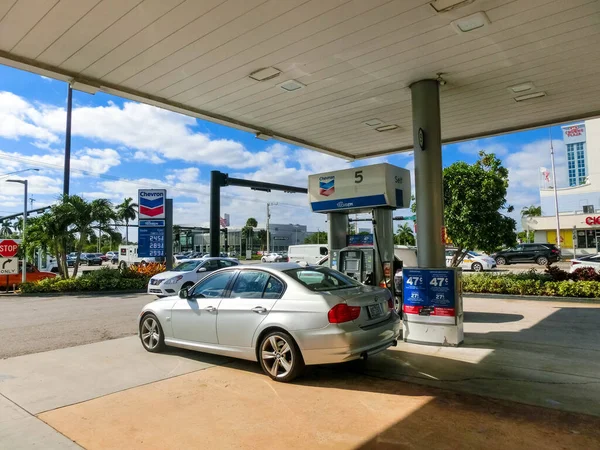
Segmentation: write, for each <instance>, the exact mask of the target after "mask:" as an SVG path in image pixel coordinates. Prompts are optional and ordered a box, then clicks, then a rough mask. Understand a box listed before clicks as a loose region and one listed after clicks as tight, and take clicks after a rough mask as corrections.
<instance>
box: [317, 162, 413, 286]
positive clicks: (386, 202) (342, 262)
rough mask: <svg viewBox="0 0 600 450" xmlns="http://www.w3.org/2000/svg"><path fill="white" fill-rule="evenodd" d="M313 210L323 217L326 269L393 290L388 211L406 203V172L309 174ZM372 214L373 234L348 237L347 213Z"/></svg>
mask: <svg viewBox="0 0 600 450" xmlns="http://www.w3.org/2000/svg"><path fill="white" fill-rule="evenodd" d="M308 192H309V200H310V204H311V208H312V210H313V212H317V213H323V214H327V216H328V223H329V234H328V244H329V253H330V258H329V264H330V267H331V268H333V269H336V270H339V271H341V272H344V273H345V274H347V275H348V276H350V277H352V278H354V279H356V280H357V281H359V282H361V283H364V284H369V285H373V286H382V287H387V288H388V289H390V291H392V293H393V292H394V273H395V269H396V267H397V266H394V231H393V218H392V213H393V211H394V210H395V209H397V208H407V207H408V206H409V204H410V196H411V190H410V172H409V171H408V170H406V169H403V168H400V167H396V166H392V165H390V164H385V163H384V164H375V165H372V166H364V167H360V168H356V169H346V170H338V171H335V172H327V173H321V174H316V175H311V176H309V179H308ZM361 213H370V214H371V215H372V224H373V234H372V235H369V236H355V235H349V234H348V215H349V214H361Z"/></svg>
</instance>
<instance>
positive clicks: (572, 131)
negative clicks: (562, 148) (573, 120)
mask: <svg viewBox="0 0 600 450" xmlns="http://www.w3.org/2000/svg"><path fill="white" fill-rule="evenodd" d="M583 129H584V128H583V127H582V126H579V125H575V126H572V127H568V128H564V131H565V135H567V136H568V137H576V136H581V135H582V134H583Z"/></svg>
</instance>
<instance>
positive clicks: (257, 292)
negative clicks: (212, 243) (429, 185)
mask: <svg viewBox="0 0 600 450" xmlns="http://www.w3.org/2000/svg"><path fill="white" fill-rule="evenodd" d="M400 323H401V322H400V317H399V316H398V314H397V313H396V312H395V311H394V301H393V299H392V297H391V295H390V292H389V291H388V290H387V289H382V288H379V287H374V286H364V285H362V284H360V283H358V282H356V281H355V280H353V279H352V278H350V277H347V276H346V275H344V274H342V273H340V272H338V271H335V270H331V269H329V268H328V267H318V266H308V265H300V264H296V263H279V264H269V265H259V266H256V265H254V266H250V265H249V266H242V265H240V266H233V267H229V268H226V269H222V270H218V271H216V272H215V273H213V274H211V275H209V276H207V277H206V278H204V279H203V280H201V281H200V282H198V283H197V284H196V285H195V286H193V287H192V288H189V289H182V290H181V291H180V292H179V295H178V296H174V297H168V298H166V299H162V300H159V301H154V302H151V303H148V304H147V305H146V306H144V307H143V309H142V312H141V314H140V318H139V323H138V330H139V336H140V340H141V342H142V345H143V347H144V348H145V349H146V350H147V351H149V352H160V351H162V350H163V349H164V348H165V346H167V345H168V346H174V347H183V348H187V349H191V350H197V351H202V352H207V353H214V354H218V355H225V356H230V357H236V358H242V359H247V360H251V361H258V362H259V363H260V365H261V367H262V369H263V371H264V372H265V373H266V374H267V375H268V376H269V377H271V378H272V379H274V380H276V381H282V382H287V381H291V380H293V379H294V378H295V377H297V376H298V375H300V374H301V373H302V370H303V368H304V366H305V365H312V364H329V363H341V362H345V361H351V360H355V359H359V358H361V357H362V358H366V357H367V356H370V355H373V354H376V353H379V352H381V351H383V350H385V349H387V348H388V347H390V346H393V345H396V342H397V341H396V340H397V339H398V335H399V333H400Z"/></svg>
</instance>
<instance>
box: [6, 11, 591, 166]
mask: <svg viewBox="0 0 600 450" xmlns="http://www.w3.org/2000/svg"><path fill="white" fill-rule="evenodd" d="M453 3H460V0H438V1H437V2H436V6H437V7H438V9H439V8H441V7H444V6H445V4H446V5H451V4H453ZM465 3H467V4H466V5H464V6H462V7H458V8H455V9H452V10H450V11H446V12H436V10H435V9H434V8H433V7H432V5H430V0H368V1H367V0H60V1H59V0H0V62H1V63H3V64H7V65H10V66H14V67H18V68H22V69H26V70H30V71H33V72H37V73H41V74H44V75H47V76H53V77H55V78H59V79H63V80H69V81H72V80H75V81H76V82H78V83H83V84H78V85H75V87H79V88H82V89H92V88H93V87H94V86H95V87H97V88H100V89H101V90H102V91H105V92H108V93H112V94H116V95H120V96H122V97H126V98H130V99H135V100H138V101H141V102H145V103H149V104H153V105H157V106H161V107H164V108H167V109H170V110H173V111H178V112H182V113H185V114H189V115H192V116H195V117H200V118H204V119H208V120H211V121H215V122H219V123H225V124H230V125H232V126H234V127H237V128H241V129H244V130H249V131H254V132H259V131H260V132H263V133H265V134H267V135H273V136H274V137H275V138H276V139H280V140H283V141H286V142H291V143H295V144H298V145H301V146H304V147H308V148H313V149H316V150H320V151H324V152H327V153H333V154H337V155H341V156H344V157H346V158H349V159H353V158H363V157H368V156H375V155H383V154H388V153H393V152H397V151H401V150H408V149H411V148H412V125H411V104H410V90H409V88H408V86H409V85H410V83H411V82H414V81H417V80H419V79H423V78H436V77H437V74H438V73H440V72H441V73H443V74H444V75H442V77H443V79H445V80H446V81H447V84H446V85H444V86H442V87H441V105H442V135H443V140H444V142H452V141H458V140H464V139H469V138H474V137H478V136H485V135H491V134H497V133H503V132H508V131H513V130H517V129H523V128H529V127H536V126H542V125H547V124H553V123H560V122H565V121H571V120H578V119H582V118H587V117H591V116H598V115H600V95H599V94H600V85H599V84H598V82H597V78H598V77H597V74H598V72H599V69H600V2H598V1H596V0H516V1H515V0H475V1H472V2H469V1H467V2H465ZM477 12H483V13H484V15H479V16H474V17H471V18H468V19H464V20H459V22H458V24H457V23H455V24H451V22H453V21H455V20H457V19H462V18H464V17H467V16H470V15H472V14H474V13H477ZM487 21H489V23H486V22H487ZM480 25H483V26H481V27H480V28H477V29H474V30H472V31H468V32H460V31H457V28H463V29H465V28H469V27H477V26H480ZM264 68H275V69H277V70H276V71H273V72H274V73H277V71H280V72H281V73H280V74H279V75H278V76H276V77H275V78H272V79H269V80H266V81H256V80H254V79H252V78H250V77H249V75H250V74H252V73H254V72H256V71H258V70H260V69H264ZM288 80H296V81H297V82H298V83H296V84H295V87H300V89H297V90H295V91H292V92H288V91H285V90H284V89H282V88H281V87H280V85H281V84H282V83H284V82H286V81H288ZM527 83H531V85H530V84H527ZM510 86H519V87H518V88H516V89H515V90H517V91H518V90H521V92H514V91H512V90H510V89H508V87H510ZM542 92H543V93H545V94H546V95H545V96H543V97H537V98H531V99H529V100H525V101H521V102H517V101H515V99H514V98H515V97H517V96H520V95H528V94H532V93H533V94H538V93H540V94H539V95H542V94H541V93H542ZM374 119H377V120H376V121H373V120H374ZM367 121H372V122H371V123H375V125H372V126H369V125H367V124H365V122H367ZM383 125H398V128H396V129H394V130H391V131H385V132H379V131H376V128H378V127H380V126H383ZM174 138H176V137H174Z"/></svg>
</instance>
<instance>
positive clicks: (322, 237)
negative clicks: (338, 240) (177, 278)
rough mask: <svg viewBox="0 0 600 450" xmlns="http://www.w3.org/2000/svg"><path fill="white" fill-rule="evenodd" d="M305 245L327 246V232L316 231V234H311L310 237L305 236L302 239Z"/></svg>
mask: <svg viewBox="0 0 600 450" xmlns="http://www.w3.org/2000/svg"><path fill="white" fill-rule="evenodd" d="M304 243H305V244H323V245H327V232H326V231H317V232H316V233H312V234H311V235H310V236H307V237H306V238H305V239H304Z"/></svg>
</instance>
